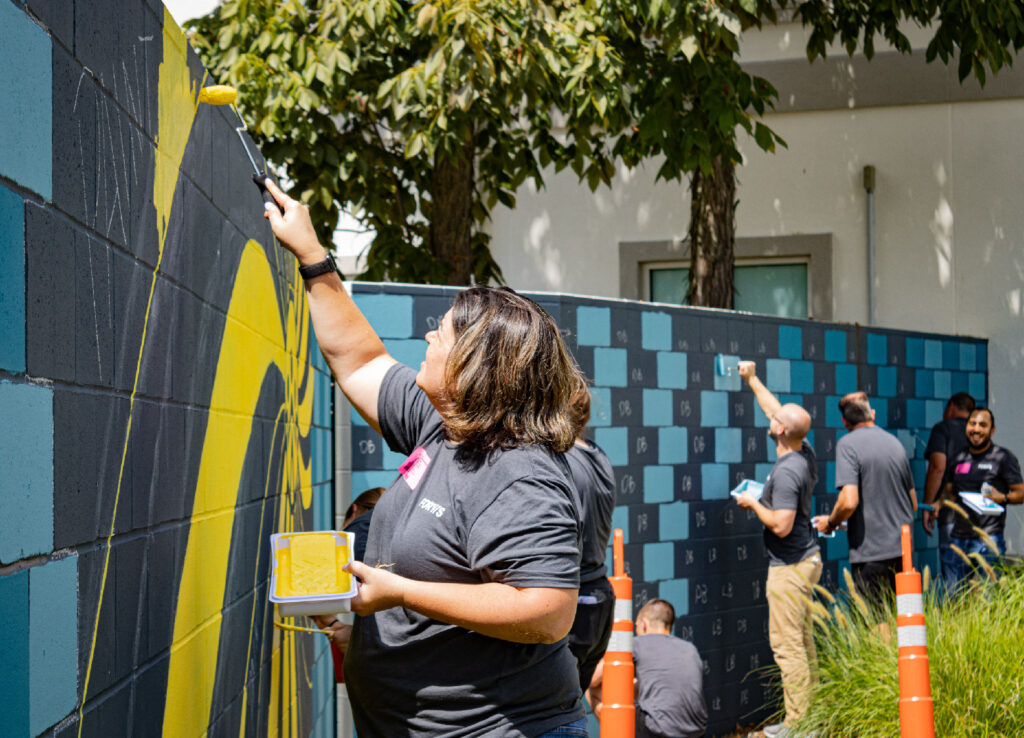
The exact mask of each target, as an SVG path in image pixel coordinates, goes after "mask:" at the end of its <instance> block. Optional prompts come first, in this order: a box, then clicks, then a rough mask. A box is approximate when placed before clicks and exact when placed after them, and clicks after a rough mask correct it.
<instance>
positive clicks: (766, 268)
mask: <svg viewBox="0 0 1024 738" xmlns="http://www.w3.org/2000/svg"><path fill="white" fill-rule="evenodd" d="M689 279H690V270H689V269H688V268H687V267H666V268H664V269H651V270H650V282H649V287H650V296H651V301H652V302H665V303H669V304H672V305H685V304H687V303H686V290H687V287H688V284H689ZM733 283H734V289H735V292H734V294H733V305H734V306H735V308H736V309H737V310H744V311H746V312H750V313H764V314H766V315H778V316H780V317H785V318H806V317H807V265H806V264H746V265H740V266H737V267H736V268H735V270H734V272H733Z"/></svg>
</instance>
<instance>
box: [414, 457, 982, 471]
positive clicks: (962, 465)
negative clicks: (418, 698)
mask: <svg viewBox="0 0 1024 738" xmlns="http://www.w3.org/2000/svg"><path fill="white" fill-rule="evenodd" d="M410 458H411V457H410ZM956 473H957V474H970V473H971V462H969V461H964V462H963V463H960V464H957V465H956Z"/></svg>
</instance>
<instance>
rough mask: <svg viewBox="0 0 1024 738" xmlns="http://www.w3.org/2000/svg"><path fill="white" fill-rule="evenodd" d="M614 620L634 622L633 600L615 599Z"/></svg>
mask: <svg viewBox="0 0 1024 738" xmlns="http://www.w3.org/2000/svg"><path fill="white" fill-rule="evenodd" d="M612 620H628V621H630V623H632V622H633V601H632V600H615V609H614V610H612Z"/></svg>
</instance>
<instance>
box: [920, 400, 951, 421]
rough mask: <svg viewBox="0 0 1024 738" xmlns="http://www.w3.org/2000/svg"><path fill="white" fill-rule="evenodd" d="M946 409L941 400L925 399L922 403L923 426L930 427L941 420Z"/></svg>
mask: <svg viewBox="0 0 1024 738" xmlns="http://www.w3.org/2000/svg"><path fill="white" fill-rule="evenodd" d="M945 411H946V403H945V402H944V401H943V400H925V403H924V427H925V428H931V427H932V426H933V425H935V424H936V423H938V422H939V421H940V420H942V413H944V412H945Z"/></svg>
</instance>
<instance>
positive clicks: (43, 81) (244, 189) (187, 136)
mask: <svg viewBox="0 0 1024 738" xmlns="http://www.w3.org/2000/svg"><path fill="white" fill-rule="evenodd" d="M212 83H213V80H209V79H207V76H206V73H205V71H204V70H203V68H202V65H201V64H200V63H199V61H198V58H197V57H196V55H195V54H194V52H192V51H191V49H190V48H189V47H188V44H187V41H186V39H185V37H184V36H183V34H182V33H181V31H180V29H179V28H178V27H177V25H175V23H174V21H173V20H172V19H171V18H170V16H169V15H167V14H166V12H165V10H164V8H163V6H162V5H161V4H160V3H159V2H155V1H154V2H143V0H117V1H114V0H111V1H110V2H93V1H90V2H85V1H84V0H80V1H78V2H49V1H46V0H32V1H30V2H25V3H21V2H10V0H0V93H2V94H3V99H4V100H5V103H4V105H3V106H0V131H2V132H3V133H2V135H0V418H2V419H3V422H2V423H0V616H2V617H3V622H4V623H5V627H4V629H3V631H2V632H0V664H2V665H3V668H2V669H0V715H2V716H3V717H2V719H0V734H3V735H4V736H8V735H9V736H36V735H55V736H56V735H59V736H85V735H89V736H92V735H96V736H120V735H124V736H127V735H131V736H145V735H165V736H175V737H177V736H199V735H207V734H208V735H226V734H230V735H235V736H238V735H280V736H297V735H302V736H307V735H316V736H320V735H323V736H327V735H331V736H333V735H334V733H335V725H334V689H333V675H332V672H331V665H330V655H329V653H328V652H327V649H326V644H325V643H324V642H323V641H324V639H322V638H320V639H314V637H313V636H310V635H308V634H303V633H294V632H284V631H281V630H278V629H275V628H274V627H273V621H274V620H275V613H274V610H273V608H272V607H270V606H269V603H268V600H267V586H268V579H269V556H268V544H269V536H270V534H271V533H274V532H278V531H285V530H311V529H317V528H331V527H333V526H332V524H331V523H332V521H333V517H334V510H333V479H332V469H333V453H332V452H333V442H332V438H333V436H332V433H333V431H332V425H333V418H332V409H331V394H332V393H331V379H330V375H329V372H328V371H327V368H326V366H325V365H324V364H323V362H322V359H321V358H320V354H319V351H318V350H317V348H316V344H315V341H314V339H313V334H312V331H311V327H310V320H309V314H308V309H307V307H306V303H305V300H304V295H303V288H302V283H301V280H300V279H299V276H298V273H297V270H296V265H295V263H294V260H293V259H292V258H290V257H289V256H287V255H286V254H283V253H282V252H281V251H280V249H279V248H278V247H277V246H276V244H275V243H274V240H273V238H272V235H271V233H270V229H269V227H268V226H267V225H266V223H265V221H264V219H263V217H262V214H263V207H262V200H261V199H260V196H259V191H258V190H257V189H256V188H255V186H254V185H253V184H252V182H251V180H250V175H249V163H248V160H247V158H246V154H245V151H244V150H243V149H242V142H241V141H240V140H239V138H238V137H237V135H236V133H235V130H234V127H235V125H236V123H235V121H234V117H233V114H232V113H231V112H230V110H224V109H220V108H213V107H208V106H205V105H199V104H198V103H197V96H198V93H199V89H200V88H201V87H202V86H203V85H204V84H212Z"/></svg>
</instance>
